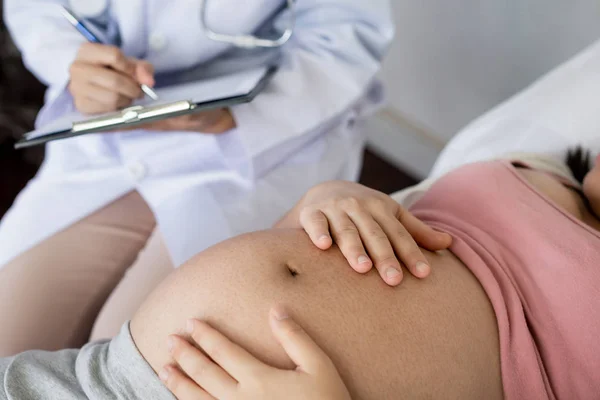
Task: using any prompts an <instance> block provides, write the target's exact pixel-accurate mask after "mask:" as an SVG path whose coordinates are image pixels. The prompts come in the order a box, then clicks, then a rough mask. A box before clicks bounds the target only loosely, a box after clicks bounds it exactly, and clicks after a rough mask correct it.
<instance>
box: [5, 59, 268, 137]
mask: <svg viewBox="0 0 600 400" xmlns="http://www.w3.org/2000/svg"><path fill="white" fill-rule="evenodd" d="M276 71H277V67H276V66H265V67H259V68H253V69H250V70H247V71H241V72H237V73H234V74H230V75H225V76H221V77H217V78H211V79H206V80H200V81H196V82H187V83H181V84H177V85H173V86H168V87H164V88H159V89H157V90H156V93H157V94H158V96H159V101H156V102H148V101H140V102H138V103H136V104H134V105H133V106H131V107H127V108H125V109H123V110H120V111H117V112H112V113H107V114H101V115H95V116H84V115H82V114H80V113H72V114H67V115H64V116H62V117H60V118H58V119H57V120H55V121H52V122H50V123H49V124H48V125H46V126H45V127H41V128H39V129H36V130H34V131H32V132H29V133H27V134H25V136H24V137H23V139H21V140H19V141H18V142H17V143H16V144H15V149H23V148H27V147H32V146H38V145H41V144H45V143H47V142H50V141H54V140H61V139H67V138H72V137H76V136H81V135H86V134H91V133H98V132H105V131H112V130H118V129H119V128H129V127H132V126H136V125H141V124H146V123H148V122H154V121H160V120H163V119H167V118H173V117H178V116H181V115H186V114H192V113H196V112H201V111H206V110H210V109H215V108H223V107H231V106H234V105H237V104H244V103H249V102H251V101H252V100H254V98H255V97H256V96H258V95H259V94H260V93H261V92H262V91H263V90H264V88H265V87H266V86H267V84H268V82H269V81H270V80H271V78H272V77H273V75H274V74H275V73H276Z"/></svg>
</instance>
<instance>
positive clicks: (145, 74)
mask: <svg viewBox="0 0 600 400" xmlns="http://www.w3.org/2000/svg"><path fill="white" fill-rule="evenodd" d="M131 61H132V62H133V64H134V65H135V72H134V74H133V75H134V78H135V80H136V81H138V82H139V83H141V84H144V85H148V86H150V87H153V86H154V84H155V83H156V82H155V81H154V66H153V65H152V64H150V63H149V62H148V61H142V60H137V59H135V58H133V59H131Z"/></svg>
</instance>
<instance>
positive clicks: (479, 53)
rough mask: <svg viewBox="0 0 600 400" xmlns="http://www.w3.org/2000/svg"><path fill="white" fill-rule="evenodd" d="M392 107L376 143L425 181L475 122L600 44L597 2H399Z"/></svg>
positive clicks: (389, 66) (391, 62)
mask: <svg viewBox="0 0 600 400" xmlns="http://www.w3.org/2000/svg"><path fill="white" fill-rule="evenodd" d="M392 1H393V6H394V14H395V20H396V24H397V36H396V41H395V43H394V45H393V46H392V49H391V53H390V55H389V57H388V59H387V61H386V64H385V66H384V69H383V72H382V78H383V79H384V81H385V84H386V86H387V88H388V92H389V100H390V103H389V106H388V108H387V109H386V110H384V111H383V112H382V113H380V114H379V115H378V116H377V118H375V119H373V120H372V121H371V122H370V127H369V129H370V131H371V132H372V133H371V138H370V142H371V145H372V146H373V147H374V148H375V149H376V150H377V151H378V152H379V153H381V154H382V155H384V156H385V157H386V158H387V159H388V160H390V161H393V162H394V163H396V164H398V165H400V166H403V167H405V168H408V169H409V170H410V171H412V172H413V173H414V174H415V175H417V176H420V177H423V176H425V175H426V174H427V172H428V171H429V168H430V167H431V165H432V164H433V161H434V160H435V158H436V156H437V154H438V152H439V150H440V149H441V148H442V147H443V146H444V144H445V143H447V141H448V140H450V139H451V138H452V136H453V135H454V134H455V133H456V132H457V131H458V130H459V129H460V128H462V127H463V126H465V125H466V124H467V123H469V122H470V121H471V120H472V119H474V118H475V117H477V116H479V115H481V114H482V113H484V112H485V111H487V110H489V109H490V108H492V107H494V106H495V105H497V104H498V103H500V102H502V101H503V100H505V99H507V98H508V97H510V96H511V95H513V94H514V93H516V92H518V91H519V90H521V89H523V88H524V87H526V86H527V85H528V84H530V83H531V82H532V81H534V80H535V79H536V78H538V77H540V76H542V75H543V74H544V73H546V72H548V71H549V70H551V69H552V68H553V67H555V66H556V65H558V64H560V63H561V62H563V61H565V60H567V59H568V58H570V57H572V56H573V55H574V54H576V53H577V52H579V51H580V50H581V49H583V48H585V47H586V46H588V45H589V44H591V43H592V42H593V41H594V40H595V39H596V38H600V1H598V0H453V1H447V0H392Z"/></svg>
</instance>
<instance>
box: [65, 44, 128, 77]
mask: <svg viewBox="0 0 600 400" xmlns="http://www.w3.org/2000/svg"><path fill="white" fill-rule="evenodd" d="M76 61H79V62H82V63H85V64H92V65H99V66H106V67H110V68H112V69H114V70H116V71H120V72H122V73H124V74H126V75H129V76H133V74H134V72H135V63H133V62H132V60H131V59H129V58H127V57H126V56H125V55H124V54H123V52H122V51H121V50H120V49H119V48H118V47H115V46H110V45H105V44H99V43H84V44H83V45H81V47H80V48H79V51H78V52H77V59H76Z"/></svg>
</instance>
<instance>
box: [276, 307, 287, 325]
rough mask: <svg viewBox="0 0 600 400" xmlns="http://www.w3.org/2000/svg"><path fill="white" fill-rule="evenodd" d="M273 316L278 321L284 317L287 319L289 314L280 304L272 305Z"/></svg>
mask: <svg viewBox="0 0 600 400" xmlns="http://www.w3.org/2000/svg"><path fill="white" fill-rule="evenodd" d="M273 317H275V319H276V320H278V321H282V320H284V319H288V318H289V317H290V316H289V314H288V313H287V311H286V310H285V308H283V307H281V306H276V307H273Z"/></svg>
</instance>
